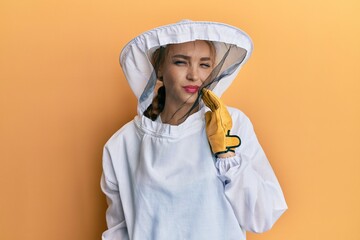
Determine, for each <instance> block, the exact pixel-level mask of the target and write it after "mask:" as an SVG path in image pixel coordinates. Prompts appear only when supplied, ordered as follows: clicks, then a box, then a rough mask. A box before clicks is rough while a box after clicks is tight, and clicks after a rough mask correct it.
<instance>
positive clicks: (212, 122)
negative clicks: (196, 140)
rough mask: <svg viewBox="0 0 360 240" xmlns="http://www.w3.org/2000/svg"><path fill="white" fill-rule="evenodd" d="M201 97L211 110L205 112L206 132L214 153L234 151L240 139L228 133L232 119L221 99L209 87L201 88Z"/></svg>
mask: <svg viewBox="0 0 360 240" xmlns="http://www.w3.org/2000/svg"><path fill="white" fill-rule="evenodd" d="M202 92H203V96H202V99H203V101H204V103H205V105H206V106H207V107H209V108H210V110H211V111H208V112H206V114H205V120H206V134H207V137H208V140H209V143H210V146H211V150H212V152H213V153H214V154H215V155H218V154H221V153H226V152H229V151H232V152H234V148H236V147H238V146H240V144H241V140H240V138H239V137H238V136H236V135H230V130H231V128H232V119H231V116H230V114H229V112H228V110H227V109H226V106H225V105H224V104H223V103H222V102H221V100H220V99H219V98H218V97H217V96H216V95H215V94H214V93H213V92H212V91H210V90H209V89H205V88H203V89H202Z"/></svg>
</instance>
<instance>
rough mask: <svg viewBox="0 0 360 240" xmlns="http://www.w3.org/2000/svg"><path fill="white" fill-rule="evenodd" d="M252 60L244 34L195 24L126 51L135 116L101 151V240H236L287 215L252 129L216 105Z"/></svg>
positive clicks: (146, 37) (161, 31)
mask: <svg viewBox="0 0 360 240" xmlns="http://www.w3.org/2000/svg"><path fill="white" fill-rule="evenodd" d="M251 51H252V43H251V40H250V38H249V37H248V36H247V35H246V34H245V33H244V32H242V31H241V30H239V29H237V28H234V27H231V26H228V25H224V24H221V23H212V22H192V21H183V22H180V23H176V24H172V25H168V26H164V27H159V28H156V29H153V30H151V31H148V32H146V33H143V34H142V35H140V36H138V37H137V38H135V39H133V40H132V41H131V42H130V43H128V44H127V45H126V46H125V47H124V49H123V51H122V53H121V55H120V63H121V65H122V68H123V71H124V73H125V76H126V78H127V80H128V82H129V84H130V86H131V88H132V90H133V91H134V93H135V95H136V96H137V98H138V100H139V102H138V115H137V116H136V117H135V119H134V120H133V121H131V122H129V123H128V124H126V125H125V126H123V127H122V128H121V129H120V130H119V131H118V132H117V133H115V134H114V135H113V136H112V137H111V139H110V140H109V141H108V142H107V143H106V145H105V148H104V156H103V175H102V179H101V187H102V190H103V192H104V193H105V194H106V197H107V200H108V209H107V212H106V217H107V224H108V230H106V231H105V232H104V233H103V239H119V240H123V239H132V240H144V239H151V240H162V239H166V240H169V239H171V240H173V239H174V240H177V239H196V240H199V239H213V240H217V239H219V240H220V239H222V240H224V239H226V240H232V239H237V240H239V239H245V238H246V237H245V232H246V231H253V232H263V231H266V230H268V229H270V228H271V227H272V225H273V224H274V223H275V221H276V220H277V219H278V218H279V217H280V215H281V214H282V213H283V212H284V211H285V210H286V208H287V206H286V203H285V200H284V197H283V194H282V191H281V188H280V186H279V184H278V181H277V179H276V177H275V175H274V173H273V171H272V169H271V166H270V164H269V162H268V160H267V158H266V156H265V154H264V152H263V150H262V148H261V146H260V145H259V143H258V141H257V138H256V135H255V133H254V131H253V127H252V125H251V122H250V121H249V119H248V118H247V117H246V116H245V115H244V114H243V113H242V112H241V111H239V110H237V109H234V108H229V107H226V106H225V105H224V104H223V103H222V102H221V100H220V99H219V97H218V96H221V94H222V93H223V92H224V91H225V90H226V88H227V87H228V86H229V85H230V83H231V82H232V81H233V80H234V78H235V77H236V75H237V73H238V71H239V70H240V68H241V66H242V65H243V64H244V63H245V62H246V61H247V59H248V58H249V56H250V54H251ZM159 85H160V86H159ZM157 88H158V90H157V91H155V89H157ZM154 92H158V94H154ZM154 95H155V97H154ZM204 104H205V106H204Z"/></svg>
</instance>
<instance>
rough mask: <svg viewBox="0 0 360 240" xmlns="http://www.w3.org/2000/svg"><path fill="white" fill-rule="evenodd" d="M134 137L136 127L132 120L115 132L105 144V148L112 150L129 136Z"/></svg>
mask: <svg viewBox="0 0 360 240" xmlns="http://www.w3.org/2000/svg"><path fill="white" fill-rule="evenodd" d="M133 135H136V126H135V123H134V120H132V121H130V122H128V123H126V124H125V125H123V126H122V127H121V128H120V129H119V130H117V131H116V132H115V133H114V134H113V135H112V136H111V137H110V138H109V140H108V141H107V142H106V143H105V148H112V147H116V146H119V144H121V143H123V142H125V141H126V140H127V139H128V138H131V136H133Z"/></svg>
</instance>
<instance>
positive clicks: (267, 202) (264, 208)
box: [216, 116, 287, 232]
mask: <svg viewBox="0 0 360 240" xmlns="http://www.w3.org/2000/svg"><path fill="white" fill-rule="evenodd" d="M243 119H244V120H243V121H241V122H240V121H237V122H235V124H234V128H233V129H237V130H238V131H236V133H237V134H238V135H239V136H240V138H241V140H242V144H241V146H240V147H239V148H237V149H236V154H235V156H230V157H227V158H217V162H216V166H217V168H218V171H219V174H220V178H221V179H222V180H223V182H224V186H225V189H224V191H225V195H226V197H227V199H228V200H229V202H230V204H231V206H232V208H233V210H234V213H235V215H236V217H237V219H238V221H239V224H240V225H241V226H242V228H244V229H245V230H246V231H252V232H264V231H266V230H269V229H270V228H271V227H272V226H273V224H274V223H275V222H276V220H277V219H278V218H279V217H280V216H281V214H282V213H283V212H284V211H285V210H286V209H287V205H286V202H285V199H284V196H283V193H282V190H281V188H280V185H279V183H278V181H277V179H276V176H275V174H274V172H273V170H272V168H271V166H270V164H269V162H268V160H267V157H266V156H265V153H264V151H263V149H262V148H261V146H260V144H259V142H258V140H257V138H256V135H255V132H254V130H253V126H252V124H251V122H250V120H249V119H248V118H246V117H245V116H244V117H243Z"/></svg>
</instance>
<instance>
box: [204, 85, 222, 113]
mask: <svg viewBox="0 0 360 240" xmlns="http://www.w3.org/2000/svg"><path fill="white" fill-rule="evenodd" d="M202 92H203V96H202V99H203V101H204V103H205V105H206V106H207V107H208V108H210V109H211V111H215V110H216V109H218V108H219V106H220V104H221V103H220V99H219V98H218V97H217V96H216V95H215V94H214V93H213V92H212V91H210V90H209V89H206V88H203V89H202Z"/></svg>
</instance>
